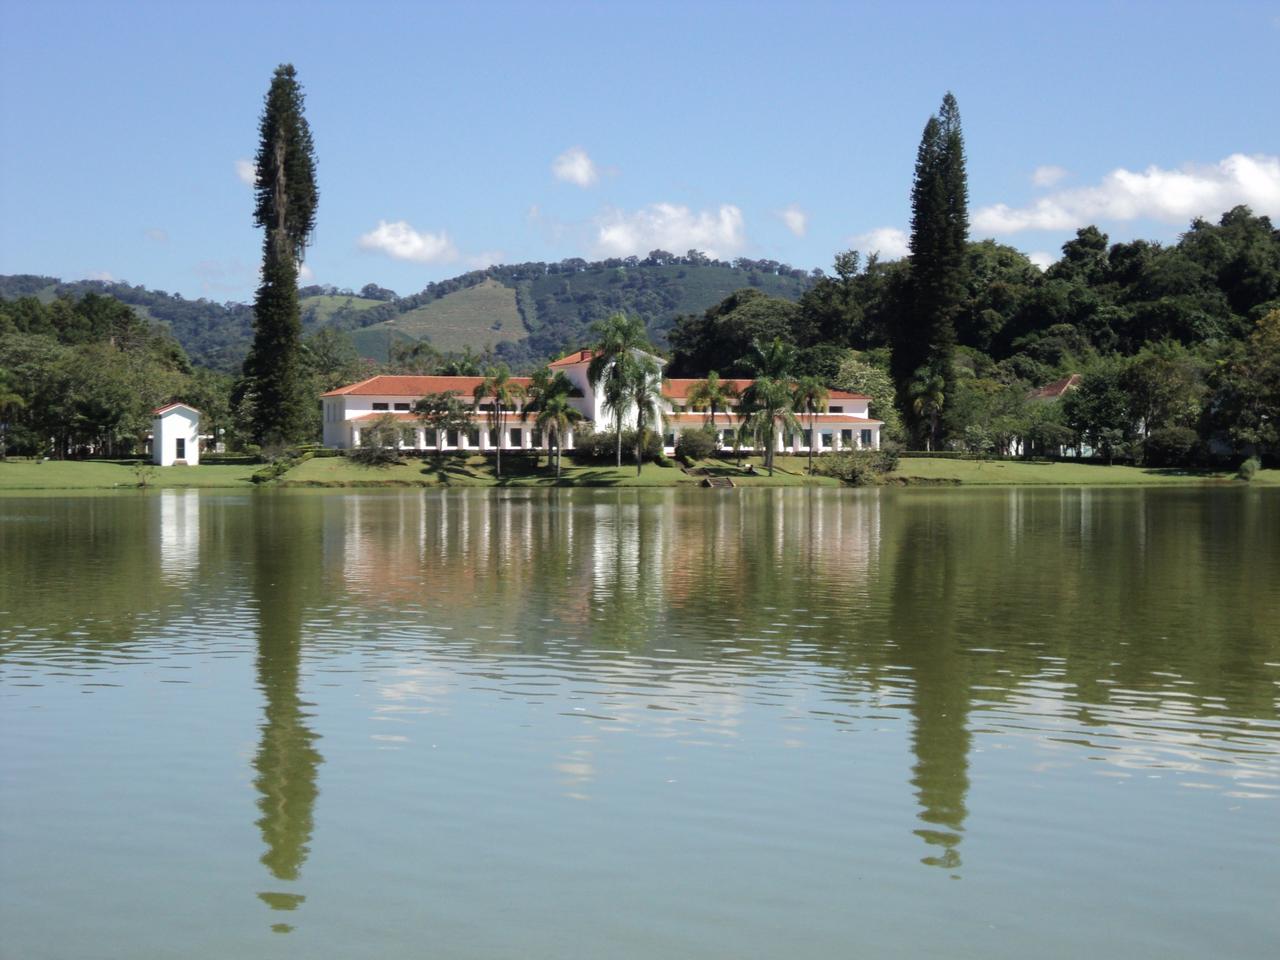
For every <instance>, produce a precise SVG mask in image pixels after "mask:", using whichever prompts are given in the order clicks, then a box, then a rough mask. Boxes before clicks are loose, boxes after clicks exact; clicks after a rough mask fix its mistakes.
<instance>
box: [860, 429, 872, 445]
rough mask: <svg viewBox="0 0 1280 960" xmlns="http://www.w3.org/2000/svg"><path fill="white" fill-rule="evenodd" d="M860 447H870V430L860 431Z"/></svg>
mask: <svg viewBox="0 0 1280 960" xmlns="http://www.w3.org/2000/svg"><path fill="white" fill-rule="evenodd" d="M862 445H863V446H864V447H869V446H871V431H870V430H863V431H862Z"/></svg>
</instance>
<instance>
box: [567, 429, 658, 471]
mask: <svg viewBox="0 0 1280 960" xmlns="http://www.w3.org/2000/svg"><path fill="white" fill-rule="evenodd" d="M635 447H636V431H635V430H623V431H622V448H623V449H624V450H634V449H635ZM617 449H618V435H617V434H616V433H615V432H613V431H612V430H600V431H593V430H587V429H583V428H582V427H578V428H576V429H575V430H574V431H573V453H574V455H575V456H576V457H577V458H578V459H579V460H583V459H585V460H591V461H594V462H596V463H614V462H615V455H616V452H617ZM642 453H643V455H644V457H645V458H646V459H650V460H655V459H657V458H658V457H659V456H661V455H662V437H661V436H660V435H659V434H658V433H657V432H656V431H653V430H646V431H645V438H644V447H643V450H642Z"/></svg>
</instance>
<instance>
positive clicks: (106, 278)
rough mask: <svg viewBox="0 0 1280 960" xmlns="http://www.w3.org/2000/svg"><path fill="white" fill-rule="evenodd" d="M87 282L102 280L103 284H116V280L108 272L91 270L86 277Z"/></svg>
mask: <svg viewBox="0 0 1280 960" xmlns="http://www.w3.org/2000/svg"><path fill="white" fill-rule="evenodd" d="M84 278H85V279H86V280H101V281H102V282H103V283H115V282H116V278H115V277H113V276H112V275H111V274H110V272H108V271H106V270H90V271H89V272H88V273H86V274H85V275H84Z"/></svg>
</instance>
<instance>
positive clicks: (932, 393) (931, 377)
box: [909, 367, 947, 451]
mask: <svg viewBox="0 0 1280 960" xmlns="http://www.w3.org/2000/svg"><path fill="white" fill-rule="evenodd" d="M946 388H947V382H946V380H945V379H943V377H942V374H940V373H938V371H936V370H933V369H931V368H929V367H921V368H920V369H918V370H917V371H916V372H915V376H914V377H912V379H911V385H910V387H909V391H910V394H911V409H912V410H914V411H915V414H916V416H917V417H928V418H929V433H928V434H927V435H926V436H925V441H924V442H925V449H926V450H930V451H932V450H933V444H934V443H935V442H936V441H937V438H938V417H939V415H940V414H941V413H942V408H943V405H944V404H945V403H946V401H947V396H946V393H945V390H946Z"/></svg>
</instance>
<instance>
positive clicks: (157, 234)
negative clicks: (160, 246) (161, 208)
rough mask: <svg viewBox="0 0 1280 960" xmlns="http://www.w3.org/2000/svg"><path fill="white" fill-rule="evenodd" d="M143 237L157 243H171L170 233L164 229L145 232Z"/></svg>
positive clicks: (152, 229)
mask: <svg viewBox="0 0 1280 960" xmlns="http://www.w3.org/2000/svg"><path fill="white" fill-rule="evenodd" d="M142 235H143V236H144V237H146V238H147V239H148V240H154V241H155V242H156V243H168V242H169V231H168V230H165V229H164V228H162V227H152V228H151V229H150V230H143V231H142Z"/></svg>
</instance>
